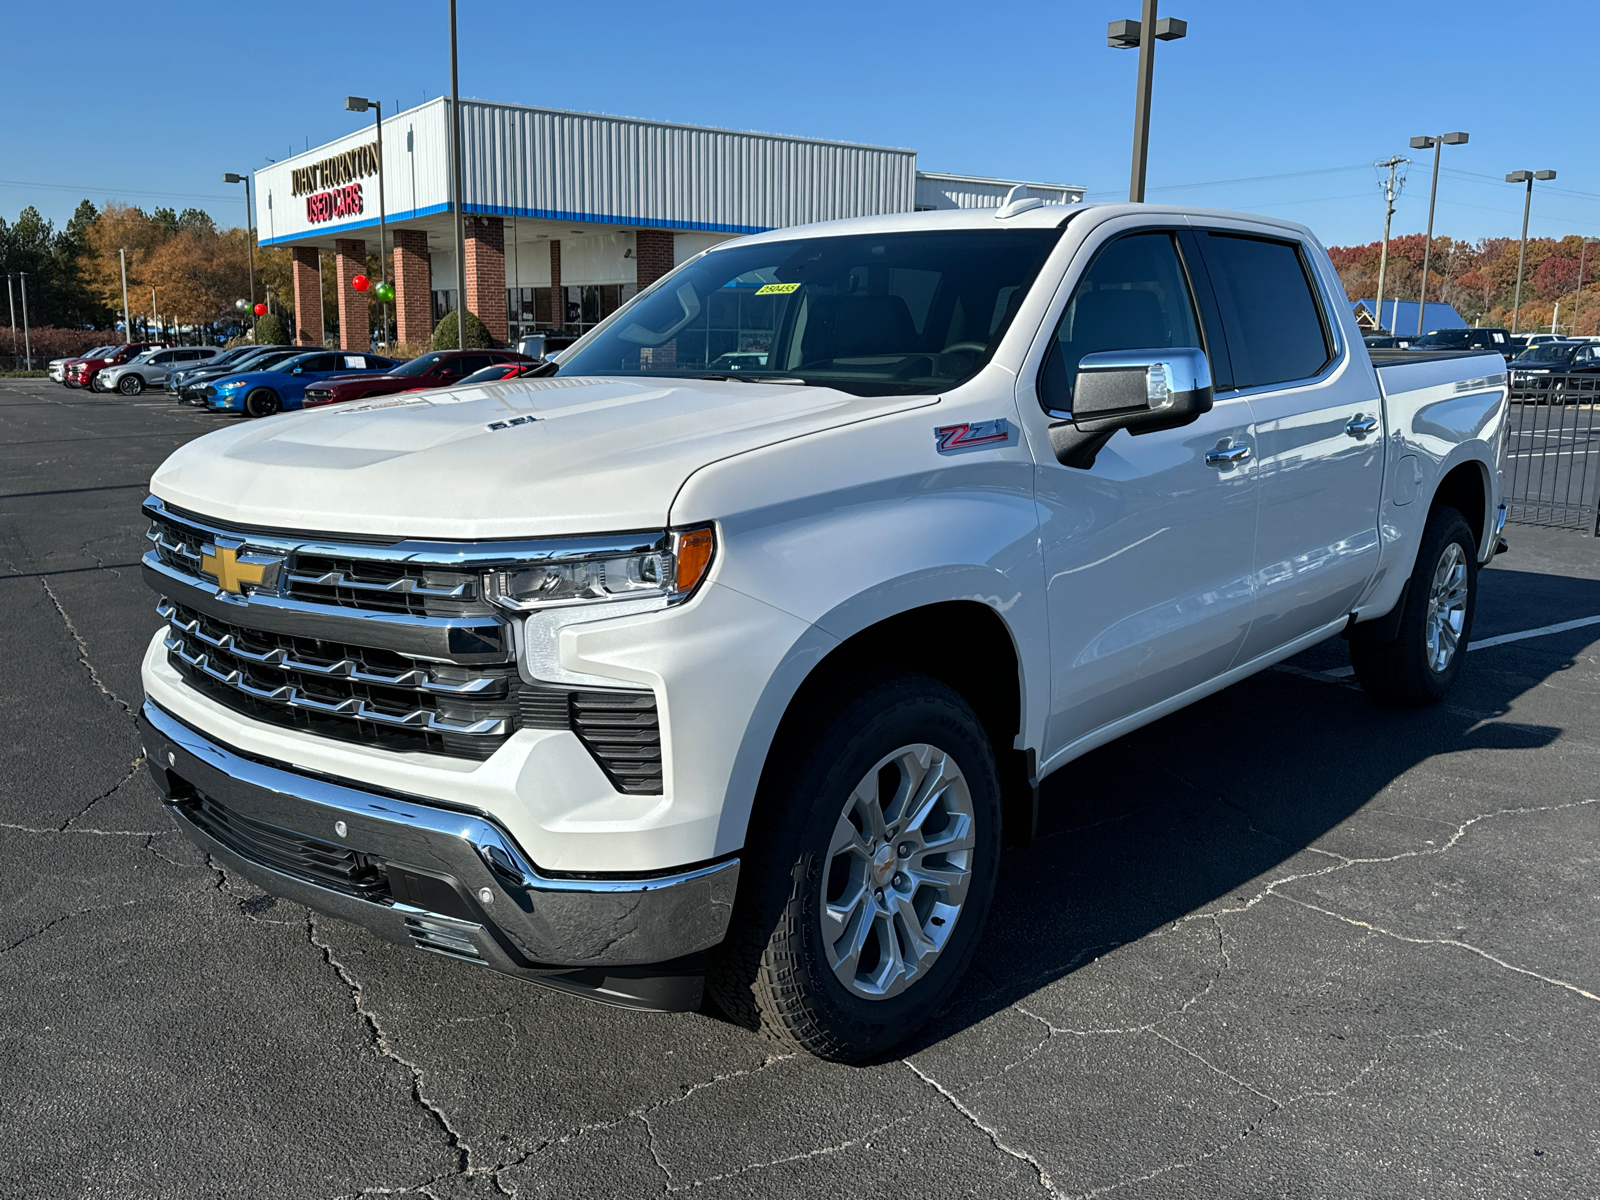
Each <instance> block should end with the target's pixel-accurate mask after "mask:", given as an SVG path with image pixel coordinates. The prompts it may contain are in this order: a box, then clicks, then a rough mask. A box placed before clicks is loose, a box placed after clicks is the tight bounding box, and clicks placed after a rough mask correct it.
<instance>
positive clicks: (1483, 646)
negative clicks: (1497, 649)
mask: <svg viewBox="0 0 1600 1200" xmlns="http://www.w3.org/2000/svg"><path fill="white" fill-rule="evenodd" d="M1585 625H1600V617H1579V618H1578V619H1577V620H1576V621H1562V622H1560V623H1559V624H1556V625H1541V626H1540V627H1539V628H1538V629H1524V630H1523V631H1522V632H1521V633H1502V634H1501V635H1500V636H1499V637H1492V638H1484V639H1483V641H1481V642H1473V643H1472V644H1471V645H1469V646H1468V647H1467V649H1468V650H1487V649H1488V648H1489V647H1490V646H1503V645H1505V644H1506V643H1507V642H1520V641H1522V640H1523V639H1525V638H1536V637H1543V636H1544V635H1545V634H1547V633H1565V632H1566V631H1567V630H1569V629H1582V628H1583V627H1584V626H1585Z"/></svg>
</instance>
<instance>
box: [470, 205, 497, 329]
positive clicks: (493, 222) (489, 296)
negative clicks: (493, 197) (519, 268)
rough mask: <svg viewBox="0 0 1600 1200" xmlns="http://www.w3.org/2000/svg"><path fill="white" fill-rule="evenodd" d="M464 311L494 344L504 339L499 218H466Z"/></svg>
mask: <svg viewBox="0 0 1600 1200" xmlns="http://www.w3.org/2000/svg"><path fill="white" fill-rule="evenodd" d="M466 224H467V246H466V251H467V295H466V309H467V311H468V312H470V313H472V314H473V315H474V316H475V317H477V318H478V320H480V321H482V322H483V324H484V328H486V329H487V330H488V331H489V335H490V336H491V337H493V338H494V339H495V341H497V342H501V343H504V342H505V340H506V227H505V222H504V221H502V220H501V219H500V218H499V217H468V218H467V221H466Z"/></svg>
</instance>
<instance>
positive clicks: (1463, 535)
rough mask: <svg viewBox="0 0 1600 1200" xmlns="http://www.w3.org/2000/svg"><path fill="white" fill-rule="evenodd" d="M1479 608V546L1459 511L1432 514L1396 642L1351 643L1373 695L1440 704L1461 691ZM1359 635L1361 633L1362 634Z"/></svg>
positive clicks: (1357, 666) (1392, 700) (1398, 701)
mask: <svg viewBox="0 0 1600 1200" xmlns="http://www.w3.org/2000/svg"><path fill="white" fill-rule="evenodd" d="M1477 602H1478V544H1477V542H1476V540H1475V539H1474V538H1473V536H1472V529H1471V527H1470V526H1469V525H1468V524H1467V521H1466V518H1465V517H1463V516H1462V515H1461V513H1460V512H1459V511H1457V510H1456V509H1454V508H1445V507H1440V508H1436V509H1434V510H1433V511H1432V512H1431V513H1429V514H1428V524H1427V526H1426V527H1425V528H1424V529H1423V533H1422V544H1421V545H1420V546H1419V547H1418V548H1417V565H1416V567H1415V568H1413V570H1412V572H1411V582H1410V583H1409V584H1408V585H1407V587H1406V594H1405V600H1404V605H1405V609H1404V611H1403V612H1402V614H1401V617H1400V632H1399V635H1398V636H1397V637H1395V639H1394V640H1393V641H1389V642H1363V641H1352V642H1351V643H1350V662H1351V665H1352V666H1354V667H1355V672H1356V678H1357V679H1358V680H1359V681H1360V683H1361V686H1362V688H1363V689H1365V691H1366V692H1367V694H1368V695H1370V696H1372V697H1373V698H1375V699H1377V700H1382V701H1385V702H1387V703H1390V704H1410V705H1423V704H1437V703H1439V701H1441V700H1443V699H1444V698H1445V695H1446V693H1448V692H1449V691H1450V688H1451V687H1452V686H1453V685H1454V684H1455V681H1456V677H1457V676H1458V675H1460V674H1461V667H1462V659H1463V658H1465V656H1466V649H1467V639H1468V638H1469V637H1471V636H1472V614H1473V612H1474V610H1475V609H1476V607H1477ZM1357 628H1359V626H1358V627H1357Z"/></svg>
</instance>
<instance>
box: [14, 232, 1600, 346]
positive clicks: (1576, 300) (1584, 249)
mask: <svg viewBox="0 0 1600 1200" xmlns="http://www.w3.org/2000/svg"><path fill="white" fill-rule="evenodd" d="M1595 245H1600V238H1592V237H1586V238H1584V240H1582V243H1581V245H1579V246H1578V291H1576V293H1573V336H1576V334H1578V309H1579V306H1581V304H1582V302H1584V258H1586V256H1587V254H1589V246H1595ZM13 339H14V334H13Z"/></svg>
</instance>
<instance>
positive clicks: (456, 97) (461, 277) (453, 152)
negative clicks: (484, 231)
mask: <svg viewBox="0 0 1600 1200" xmlns="http://www.w3.org/2000/svg"><path fill="white" fill-rule="evenodd" d="M1145 2H1146V3H1147V4H1153V3H1154V0H1145ZM461 164H462V154H461V88H460V85H459V80H458V78H457V74H456V0H450V204H451V207H453V208H454V209H455V210H456V334H457V336H458V337H459V339H460V348H461V349H463V350H465V349H466V348H467V226H466V218H465V217H463V216H462V213H461V169H462V165H461ZM550 299H551V303H552V304H553V303H555V302H556V301H555V297H554V296H552V297H551V298H550Z"/></svg>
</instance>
